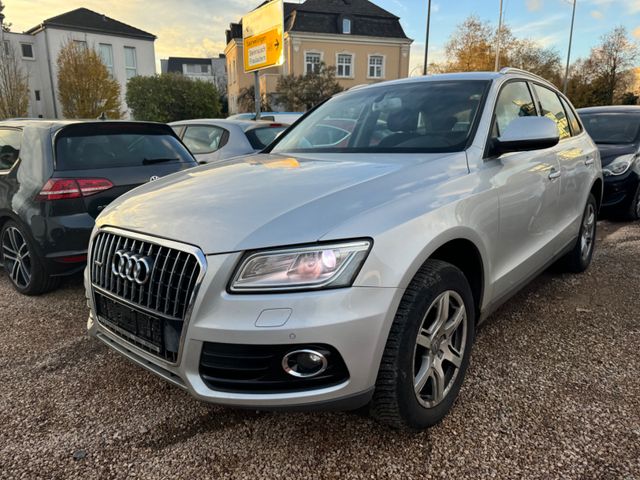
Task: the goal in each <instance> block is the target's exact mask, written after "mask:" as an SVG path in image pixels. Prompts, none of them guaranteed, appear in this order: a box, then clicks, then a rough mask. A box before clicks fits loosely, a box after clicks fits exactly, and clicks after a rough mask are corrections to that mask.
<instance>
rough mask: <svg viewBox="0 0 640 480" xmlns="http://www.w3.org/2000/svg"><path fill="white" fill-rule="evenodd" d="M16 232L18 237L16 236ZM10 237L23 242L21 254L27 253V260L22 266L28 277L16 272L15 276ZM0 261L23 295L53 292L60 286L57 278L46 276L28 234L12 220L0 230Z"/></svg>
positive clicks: (15, 286)
mask: <svg viewBox="0 0 640 480" xmlns="http://www.w3.org/2000/svg"><path fill="white" fill-rule="evenodd" d="M16 232H17V233H18V234H19V236H17V235H16ZM10 235H13V236H14V238H19V241H20V242H24V247H23V250H22V253H23V254H24V253H27V254H28V260H29V261H28V263H25V264H24V272H28V275H27V274H26V273H25V274H22V273H20V272H17V276H16V270H14V267H15V260H13V258H9V255H11V251H12V250H10V247H11V245H10V242H11V240H10V238H9V236H10ZM0 261H2V265H3V267H4V270H5V272H6V274H7V276H8V277H9V281H10V282H11V284H12V285H13V287H14V288H15V289H16V290H17V291H18V292H20V293H22V294H24V295H40V294H42V293H45V292H48V291H50V290H53V289H54V288H56V287H57V286H58V285H59V284H60V279H59V278H58V277H51V276H49V275H48V274H47V272H46V270H45V268H44V265H43V264H42V260H41V259H40V257H39V256H38V253H37V250H36V249H35V247H34V243H33V240H32V239H31V236H30V235H29V233H28V232H26V231H25V229H24V228H23V227H22V226H21V225H19V224H18V223H17V222H14V221H13V220H9V221H7V222H6V223H5V224H4V225H3V226H2V230H0ZM27 276H28V278H27Z"/></svg>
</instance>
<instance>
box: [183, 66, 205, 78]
mask: <svg viewBox="0 0 640 480" xmlns="http://www.w3.org/2000/svg"><path fill="white" fill-rule="evenodd" d="M209 67H210V65H195V64H185V65H184V71H185V73H188V74H191V75H201V74H204V75H209V74H210V72H209Z"/></svg>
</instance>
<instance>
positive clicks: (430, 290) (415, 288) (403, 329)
mask: <svg viewBox="0 0 640 480" xmlns="http://www.w3.org/2000/svg"><path fill="white" fill-rule="evenodd" d="M446 292H454V293H455V294H456V296H457V298H458V301H457V302H458V303H460V301H459V300H462V304H463V305H464V309H465V313H466V315H464V318H463V319H462V320H461V321H460V325H461V326H462V324H463V323H464V325H465V328H466V335H465V336H464V337H462V339H459V340H460V345H464V350H463V351H462V353H461V356H460V357H459V358H460V359H461V363H460V366H459V367H458V369H457V374H456V376H455V378H453V376H451V377H450V380H449V383H448V384H447V385H448V386H447V388H448V389H449V390H448V393H446V394H445V395H444V397H443V398H442V400H441V401H440V402H439V403H437V404H436V405H434V406H433V407H428V406H426V405H424V404H423V403H421V401H419V400H418V395H417V394H416V393H415V389H414V381H416V380H417V377H414V374H415V369H416V368H415V367H416V359H417V358H418V355H417V353H418V350H417V349H418V348H420V347H419V346H417V340H418V334H419V333H424V332H425V330H423V326H424V325H426V324H427V322H428V321H429V320H428V316H427V317H426V318H425V315H427V314H429V313H430V312H431V311H432V308H433V305H435V302H436V300H437V299H438V298H441V297H442V295H445V294H446V295H448V294H447V293H446ZM454 312H455V310H454ZM436 315H437V312H436ZM454 315H455V314H454ZM456 332H458V331H456ZM474 335H475V307H474V301H473V294H472V292H471V287H470V286H469V282H468V281H467V279H466V277H465V276H464V274H463V273H462V271H460V270H459V269H458V268H456V267H455V266H453V265H451V264H449V263H446V262H443V261H440V260H428V261H427V262H425V264H424V265H423V266H422V268H421V269H420V271H419V272H418V273H417V274H416V276H415V277H414V278H413V280H412V281H411V284H410V285H409V287H408V288H407V290H406V292H405V294H404V296H403V298H402V301H401V303H400V307H399V308H398V312H397V313H396V317H395V319H394V321H393V324H392V326H391V331H390V332H389V337H388V339H387V345H386V347H385V350H384V353H383V356H382V361H381V364H380V370H379V371H378V378H377V380H376V387H375V391H374V395H373V399H372V401H371V405H370V412H371V415H372V416H373V417H374V418H375V419H376V420H378V421H380V422H382V423H384V424H386V425H389V426H391V427H393V428H397V429H401V430H410V431H416V430H422V429H424V428H427V427H431V426H433V425H435V424H437V423H438V422H439V421H440V420H442V419H443V418H444V416H445V415H446V414H447V413H448V412H449V410H451V407H452V406H453V404H454V402H455V400H456V397H457V396H458V392H459V391H460V387H461V385H462V382H463V380H464V375H465V373H466V370H467V367H468V365H469V357H470V354H471V346H472V345H473V341H474ZM440 341H442V339H440ZM439 343H440V342H438V344H439ZM432 345H435V343H433V344H432ZM435 348H436V349H438V350H439V347H435ZM433 350H434V347H432V348H431V349H425V350H424V351H425V352H430V351H433ZM439 353H440V352H438V353H436V354H435V355H439ZM423 358H424V357H423ZM440 358H442V357H440ZM448 367H449V368H452V367H453V364H451V365H448ZM444 368H446V367H444ZM421 371H422V370H421ZM434 378H435V377H434ZM445 378H446V375H445ZM427 381H429V380H427ZM449 385H450V386H449ZM431 388H434V387H433V386H432V387H431ZM446 391H447V390H446V389H444V390H443V392H446ZM423 400H424V399H423Z"/></svg>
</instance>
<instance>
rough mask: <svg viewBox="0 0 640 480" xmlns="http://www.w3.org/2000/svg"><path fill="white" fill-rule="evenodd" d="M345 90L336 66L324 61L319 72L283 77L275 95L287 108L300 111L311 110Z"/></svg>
mask: <svg viewBox="0 0 640 480" xmlns="http://www.w3.org/2000/svg"><path fill="white" fill-rule="evenodd" d="M343 90H344V88H342V86H341V85H340V83H339V82H338V81H337V80H336V69H335V67H327V66H326V65H325V64H324V63H322V64H321V65H320V69H319V71H318V72H317V73H308V74H306V75H287V76H284V77H281V78H280V80H279V81H278V86H277V88H276V92H275V97H276V100H277V102H278V103H281V104H282V105H284V106H285V108H286V109H287V110H289V111H300V110H309V109H310V108H313V107H314V106H316V105H318V104H319V103H321V102H323V101H324V100H326V99H327V98H329V97H331V96H332V95H335V94H336V93H339V92H341V91H343Z"/></svg>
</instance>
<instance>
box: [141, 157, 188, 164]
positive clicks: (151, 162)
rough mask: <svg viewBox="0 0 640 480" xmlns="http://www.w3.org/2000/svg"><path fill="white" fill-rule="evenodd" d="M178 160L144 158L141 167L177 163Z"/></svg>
mask: <svg viewBox="0 0 640 480" xmlns="http://www.w3.org/2000/svg"><path fill="white" fill-rule="evenodd" d="M179 160H180V159H179V158H145V159H143V160H142V164H143V165H151V164H153V163H164V162H177V161H179Z"/></svg>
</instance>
